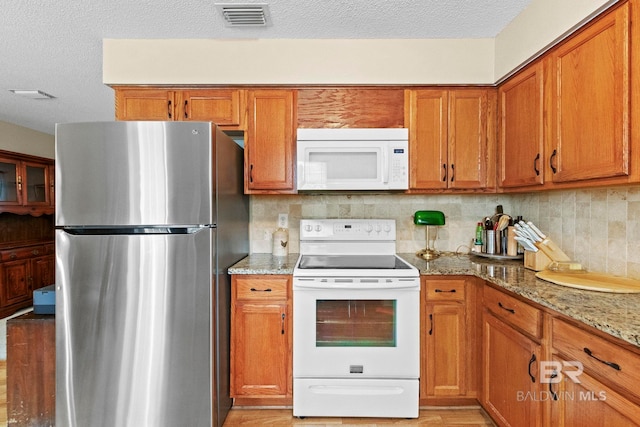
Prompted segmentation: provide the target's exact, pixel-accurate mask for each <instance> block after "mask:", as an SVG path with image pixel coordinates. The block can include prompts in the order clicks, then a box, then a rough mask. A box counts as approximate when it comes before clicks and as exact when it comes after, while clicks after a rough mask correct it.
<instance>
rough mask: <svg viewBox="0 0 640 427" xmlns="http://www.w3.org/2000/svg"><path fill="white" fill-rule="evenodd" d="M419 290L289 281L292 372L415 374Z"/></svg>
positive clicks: (304, 375) (417, 367)
mask: <svg viewBox="0 0 640 427" xmlns="http://www.w3.org/2000/svg"><path fill="white" fill-rule="evenodd" d="M405 280H406V279H405ZM415 280H416V282H418V283H419V279H415ZM336 282H339V280H336ZM347 282H348V279H347ZM294 283H295V280H294ZM405 283H406V282H405ZM359 285H361V284H359ZM419 294H420V288H419V285H417V286H415V287H410V288H397V289H350V288H349V287H348V286H344V287H341V288H339V289H318V288H312V287H305V288H302V289H301V288H299V287H296V286H295V285H294V292H293V322H294V323H293V324H294V327H293V334H294V335H293V336H294V338H293V374H294V377H296V378H328V377H331V378H418V377H419V371H420V360H419V359H420V350H419V344H420V319H419V318H420V299H419Z"/></svg>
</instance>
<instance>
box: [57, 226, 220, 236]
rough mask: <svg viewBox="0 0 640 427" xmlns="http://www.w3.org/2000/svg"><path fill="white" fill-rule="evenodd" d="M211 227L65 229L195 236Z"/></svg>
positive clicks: (71, 230)
mask: <svg viewBox="0 0 640 427" xmlns="http://www.w3.org/2000/svg"><path fill="white" fill-rule="evenodd" d="M205 228H209V226H204V225H203V226H171V227H165V226H155V227H121V228H114V227H63V228H62V229H63V230H64V231H65V232H66V233H69V234H74V235H86V236H100V235H117V234H123V235H126V234H195V233H197V232H198V231H201V230H203V229H205Z"/></svg>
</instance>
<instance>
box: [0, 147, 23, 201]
mask: <svg viewBox="0 0 640 427" xmlns="http://www.w3.org/2000/svg"><path fill="white" fill-rule="evenodd" d="M20 170H21V162H20V161H18V160H14V159H5V158H0V206H16V205H21V204H22V191H21V189H22V182H21V181H22V177H21V176H20V174H21V171H20Z"/></svg>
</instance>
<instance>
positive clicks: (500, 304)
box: [498, 302, 516, 314]
mask: <svg viewBox="0 0 640 427" xmlns="http://www.w3.org/2000/svg"><path fill="white" fill-rule="evenodd" d="M498 306H499V307H500V308H501V309H503V310H506V311H508V312H509V313H511V314H516V311H515V310H514V309H513V308H507V307H505V306H504V305H502V303H501V302H498Z"/></svg>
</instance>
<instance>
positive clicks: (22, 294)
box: [0, 259, 33, 307]
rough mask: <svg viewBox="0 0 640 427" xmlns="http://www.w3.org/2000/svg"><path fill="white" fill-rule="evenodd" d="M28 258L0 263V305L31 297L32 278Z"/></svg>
mask: <svg viewBox="0 0 640 427" xmlns="http://www.w3.org/2000/svg"><path fill="white" fill-rule="evenodd" d="M30 262H31V261H30V260H28V259H23V260H18V261H8V262H4V263H1V264H0V281H1V282H0V305H2V306H3V307H4V306H7V305H11V304H15V303H19V302H23V301H27V300H29V299H31V298H32V295H31V291H32V290H33V287H32V279H31V277H30V276H29V273H30V270H29V263H30Z"/></svg>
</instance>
